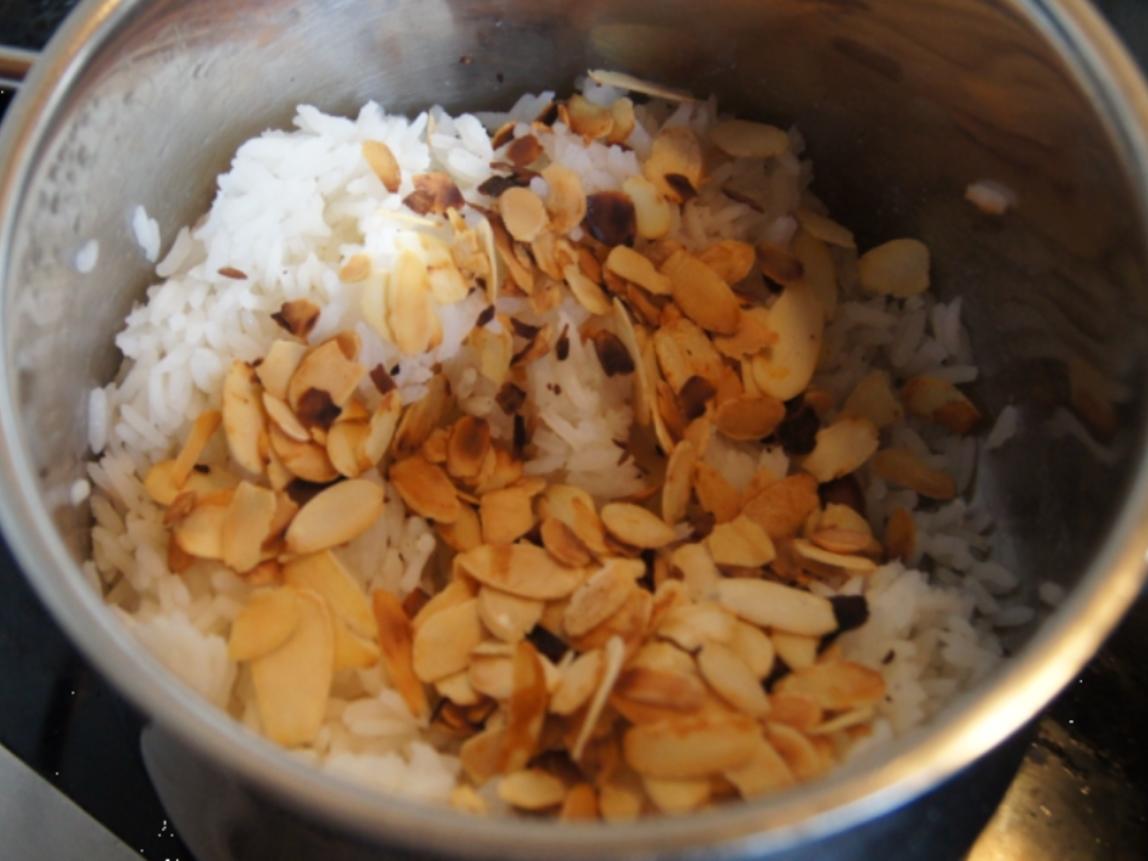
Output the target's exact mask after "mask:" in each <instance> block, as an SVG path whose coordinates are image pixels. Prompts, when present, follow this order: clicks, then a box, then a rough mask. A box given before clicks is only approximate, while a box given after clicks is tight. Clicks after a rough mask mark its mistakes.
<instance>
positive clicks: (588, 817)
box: [558, 783, 598, 822]
mask: <svg viewBox="0 0 1148 861" xmlns="http://www.w3.org/2000/svg"><path fill="white" fill-rule="evenodd" d="M597 818H598V794H597V793H596V792H595V791H594V787H593V786H591V785H590V784H589V783H577V784H575V785H574V786H572V787H570V791H569V792H567V793H566V798H565V799H564V800H563V802H562V810H561V811H559V813H558V819H559V821H560V822H590V821H593V820H595V819H597Z"/></svg>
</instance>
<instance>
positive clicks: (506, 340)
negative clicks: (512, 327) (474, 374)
mask: <svg viewBox="0 0 1148 861" xmlns="http://www.w3.org/2000/svg"><path fill="white" fill-rule="evenodd" d="M470 343H471V345H472V346H473V347H474V349H475V351H476V352H477V353H478V372H479V373H480V374H482V375H483V376H484V377H486V378H487V379H488V380H490V381H491V382H492V383H494V384H495V385H496V386H501V385H502V384H503V383H504V382H506V377H507V375H508V374H509V373H510V362H511V360H512V359H513V358H514V340H513V336H512V335H511V333H510V331H509V330H508V329H502V330H501V331H498V332H492V331H490V330H489V329H483V328H477V329H474V330H473V331H472V332H471V333H470Z"/></svg>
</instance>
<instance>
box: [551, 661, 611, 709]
mask: <svg viewBox="0 0 1148 861" xmlns="http://www.w3.org/2000/svg"><path fill="white" fill-rule="evenodd" d="M604 667H605V656H604V655H603V652H602V650H601V649H592V650H591V651H589V652H583V653H582V654H581V655H579V656H578V657H577V658H575V659H574V661H573V662H572V663H571V664H570V665H569V666H568V667H566V668H565V669H564V670H562V671H561V679H560V681H559V682H558V688H557V690H555V691H554V696H553V697H551V698H550V711H551V712H553V713H554V714H556V715H571V714H574V712H576V711H578V709H580V708H582V706H584V705H585V704H586V703H587V702H588V701H589V699H590V696H591V695H592V694H593V693H594V691H595V689H596V688H597V686H598V680H599V678H600V677H601V675H602V670H603V668H604Z"/></svg>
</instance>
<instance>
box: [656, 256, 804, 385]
mask: <svg viewBox="0 0 1148 861" xmlns="http://www.w3.org/2000/svg"><path fill="white" fill-rule="evenodd" d="M662 274H664V275H666V276H668V277H669V279H670V283H671V285H672V289H673V297H674V301H675V302H676V303H677V304H678V307H680V308H681V309H682V312H683V313H684V314H685V315H686V316H687V317H689V318H690V319H691V320H693V321H694V322H695V323H697V324H698V325H699V326H701V327H702V328H703V329H705V330H707V331H709V332H714V333H716V334H718V335H732V334H733V333H734V332H736V331H737V327H738V322H739V320H740V317H741V306H740V304H739V303H738V300H737V296H736V295H735V294H734V292H733V291H732V290H731V289H730V288H729V285H728V284H726V283H725V282H724V281H722V279H721V278H720V277H719V276H718V274H717V273H716V272H714V271H713V270H712V269H710V268H709V267H708V266H706V264H705V263H703V262H702V261H701V260H699V259H698V258H697V257H694V256H693V255H692V254H690V253H689V252H687V251H675V252H674V253H673V254H672V255H670V258H669V259H668V260H667V261H666V262H665V263H663V264H662ZM783 295H784V294H783ZM779 301H780V300H779ZM818 313H820V311H819V312H818ZM818 346H819V347H820V343H819V344H818ZM803 388H804V386H803Z"/></svg>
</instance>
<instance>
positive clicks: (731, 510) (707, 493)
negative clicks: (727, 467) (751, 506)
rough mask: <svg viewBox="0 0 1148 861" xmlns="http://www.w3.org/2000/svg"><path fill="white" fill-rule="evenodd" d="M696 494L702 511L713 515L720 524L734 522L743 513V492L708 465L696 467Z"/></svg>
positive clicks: (701, 464)
mask: <svg viewBox="0 0 1148 861" xmlns="http://www.w3.org/2000/svg"><path fill="white" fill-rule="evenodd" d="M694 493H695V494H696V495H697V497H698V503H699V504H700V505H701V507H702V509H703V510H704V511H708V512H709V513H710V514H712V515H713V516H714V519H715V520H716V521H717V522H718V523H727V522H729V521H731V520H733V519H734V518H735V517H737V516H738V512H740V511H741V508H742V499H741V492H740V491H738V489H737V488H736V487H734V486H733V485H732V484H730V483H729V482H728V481H726V479H725V476H723V475H722V474H721V473H720V472H719V471H718V470H717V469H715V468H714V467H712V466H710V465H709V464H708V463H699V464H698V465H697V466H696V467H694Z"/></svg>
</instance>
